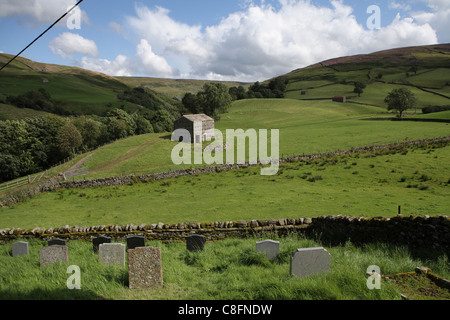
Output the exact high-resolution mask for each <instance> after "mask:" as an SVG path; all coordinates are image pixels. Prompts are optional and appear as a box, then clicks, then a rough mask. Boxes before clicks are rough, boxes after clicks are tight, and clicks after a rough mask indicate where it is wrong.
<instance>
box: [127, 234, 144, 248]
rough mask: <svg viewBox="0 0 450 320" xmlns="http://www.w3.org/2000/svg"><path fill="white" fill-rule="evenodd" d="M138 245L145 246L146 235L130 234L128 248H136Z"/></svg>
mask: <svg viewBox="0 0 450 320" xmlns="http://www.w3.org/2000/svg"><path fill="white" fill-rule="evenodd" d="M138 247H145V237H144V236H128V237H127V250H130V249H135V248H138Z"/></svg>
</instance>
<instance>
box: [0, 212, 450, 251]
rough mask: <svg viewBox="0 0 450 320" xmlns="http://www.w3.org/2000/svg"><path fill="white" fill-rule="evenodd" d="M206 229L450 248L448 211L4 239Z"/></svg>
mask: <svg viewBox="0 0 450 320" xmlns="http://www.w3.org/2000/svg"><path fill="white" fill-rule="evenodd" d="M193 234H200V235H203V236H204V237H205V239H206V240H207V241H217V240H223V239H226V238H246V237H249V236H253V235H264V236H270V235H276V236H281V237H282V236H286V235H289V234H299V235H303V236H305V237H307V238H311V239H316V240H319V241H321V242H322V243H323V244H324V245H336V244H343V243H345V242H346V241H351V242H352V243H354V244H357V245H363V244H365V243H376V242H384V243H391V244H395V245H404V246H410V247H424V248H434V249H439V250H445V251H447V252H448V251H449V248H450V217H448V216H433V217H429V216H424V217H422V216H397V217H393V218H388V217H375V218H366V217H350V216H323V217H317V218H297V219H273V220H251V221H225V222H201V223H194V222H188V223H178V224H164V223H162V222H160V223H158V224H141V225H138V226H137V225H133V224H129V225H124V226H120V225H98V226H93V227H80V226H74V227H70V226H68V225H66V226H64V227H58V228H47V229H44V228H34V229H27V230H25V229H15V228H7V229H1V230H0V242H9V241H16V240H18V239H33V238H36V239H42V240H48V239H52V238H61V239H67V240H88V241H92V239H94V238H97V237H99V236H101V235H105V236H108V237H111V238H113V239H116V240H121V241H126V239H127V237H128V236H129V235H143V236H145V238H146V240H147V241H149V240H157V241H163V242H169V241H183V242H184V241H185V239H186V237H187V236H190V235H193Z"/></svg>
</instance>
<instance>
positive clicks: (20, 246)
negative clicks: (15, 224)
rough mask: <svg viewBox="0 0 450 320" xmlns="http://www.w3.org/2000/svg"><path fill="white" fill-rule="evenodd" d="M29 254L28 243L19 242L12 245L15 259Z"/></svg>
mask: <svg viewBox="0 0 450 320" xmlns="http://www.w3.org/2000/svg"><path fill="white" fill-rule="evenodd" d="M29 253H30V252H29V248H28V242H25V241H18V242H15V243H13V244H12V255H13V257H18V256H26V255H28V254H29Z"/></svg>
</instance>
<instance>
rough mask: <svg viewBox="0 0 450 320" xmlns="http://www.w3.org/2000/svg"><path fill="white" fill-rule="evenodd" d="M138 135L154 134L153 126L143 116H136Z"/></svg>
mask: <svg viewBox="0 0 450 320" xmlns="http://www.w3.org/2000/svg"><path fill="white" fill-rule="evenodd" d="M134 121H135V123H136V132H135V133H136V134H145V133H153V126H152V124H151V123H150V121H148V120H147V119H145V118H144V117H143V116H140V115H135V120H134Z"/></svg>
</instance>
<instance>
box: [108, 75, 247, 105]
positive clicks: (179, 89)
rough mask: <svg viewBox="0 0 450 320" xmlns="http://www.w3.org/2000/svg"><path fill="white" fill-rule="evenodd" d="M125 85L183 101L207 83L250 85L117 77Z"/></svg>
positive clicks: (243, 83)
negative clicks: (142, 88)
mask: <svg viewBox="0 0 450 320" xmlns="http://www.w3.org/2000/svg"><path fill="white" fill-rule="evenodd" d="M116 78H117V79H119V80H120V81H122V82H123V83H126V84H127V85H129V86H131V87H140V86H142V87H145V88H150V89H152V90H155V91H156V92H159V93H163V94H165V95H167V96H169V97H176V98H177V99H180V100H181V99H182V98H183V97H184V95H185V93H186V92H190V93H197V92H198V91H200V90H201V89H202V87H203V85H204V84H205V83H209V82H221V83H223V84H225V85H226V86H227V87H237V86H240V85H241V86H243V87H244V88H247V87H249V86H250V83H245V82H233V81H210V80H191V79H163V78H149V77H116Z"/></svg>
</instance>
